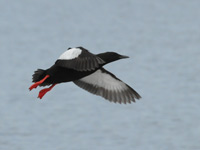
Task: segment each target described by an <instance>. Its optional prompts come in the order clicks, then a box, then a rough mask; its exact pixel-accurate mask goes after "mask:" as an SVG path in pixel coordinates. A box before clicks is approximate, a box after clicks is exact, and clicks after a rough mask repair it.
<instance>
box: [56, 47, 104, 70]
mask: <svg viewBox="0 0 200 150" xmlns="http://www.w3.org/2000/svg"><path fill="white" fill-rule="evenodd" d="M104 63H105V61H104V60H102V59H101V58H100V57H98V56H96V55H94V54H92V53H90V52H89V51H88V50H86V49H84V48H82V47H77V48H71V49H68V50H67V51H66V52H64V53H63V54H62V55H61V56H60V57H59V58H58V60H57V61H56V62H55V64H56V65H57V66H61V67H65V68H70V69H74V70H77V71H92V70H95V69H97V68H99V67H100V65H101V64H104Z"/></svg>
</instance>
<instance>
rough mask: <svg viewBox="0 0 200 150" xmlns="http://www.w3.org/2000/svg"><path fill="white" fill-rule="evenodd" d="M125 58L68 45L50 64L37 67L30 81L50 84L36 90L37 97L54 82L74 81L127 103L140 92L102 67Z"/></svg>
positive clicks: (40, 96) (138, 96)
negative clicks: (93, 52)
mask: <svg viewBox="0 0 200 150" xmlns="http://www.w3.org/2000/svg"><path fill="white" fill-rule="evenodd" d="M123 58H128V56H124V55H120V54H117V53H115V52H105V53H100V54H97V55H95V54H92V53H90V52H89V51H88V50H87V49H85V48H83V47H76V48H68V50H67V51H65V52H64V53H63V54H62V55H61V56H60V57H59V58H58V59H57V61H56V62H55V64H54V65H53V66H51V67H50V68H48V69H46V70H43V69H38V70H36V71H35V72H34V74H33V76H32V82H34V84H33V85H31V86H30V87H29V89H30V90H32V89H33V88H37V87H38V86H48V85H49V86H50V87H49V88H45V89H42V90H41V91H40V92H39V95H38V98H40V99H42V97H43V96H44V95H45V94H46V93H47V92H49V91H50V90H51V89H52V88H53V87H54V86H55V85H56V84H59V83H63V82H70V81H72V82H74V83H75V84H76V85H77V86H79V87H81V88H83V89H85V90H86V91H88V92H90V93H92V94H96V95H99V96H102V97H104V98H105V99H107V100H109V101H111V102H115V103H116V102H117V103H120V104H121V103H125V104H126V103H131V102H135V99H140V98H141V96H140V95H139V94H138V93H137V92H136V91H135V90H134V89H133V88H131V87H130V86H129V85H127V84H126V83H124V82H123V81H121V80H120V79H118V78H117V77H116V76H115V75H114V74H112V73H110V72H109V71H107V70H106V69H104V68H103V66H104V65H106V64H108V63H110V62H113V61H116V60H119V59H123Z"/></svg>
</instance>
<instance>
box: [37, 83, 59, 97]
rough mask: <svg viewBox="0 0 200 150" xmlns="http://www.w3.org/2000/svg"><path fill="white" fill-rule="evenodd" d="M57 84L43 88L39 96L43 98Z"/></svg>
mask: <svg viewBox="0 0 200 150" xmlns="http://www.w3.org/2000/svg"><path fill="white" fill-rule="evenodd" d="M55 85H56V84H53V85H52V86H50V87H49V88H45V89H42V90H41V91H40V92H39V94H38V98H40V99H42V97H43V96H44V95H45V94H46V93H47V92H49V91H50V90H51V89H52V88H53V87H54V86H55Z"/></svg>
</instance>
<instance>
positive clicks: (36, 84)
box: [29, 75, 50, 91]
mask: <svg viewBox="0 0 200 150" xmlns="http://www.w3.org/2000/svg"><path fill="white" fill-rule="evenodd" d="M49 77H50V76H49V75H46V76H45V77H44V78H43V79H42V80H40V81H38V82H35V83H34V84H33V85H31V86H30V87H29V90H30V91H31V90H32V89H33V88H36V87H37V86H38V85H40V84H42V83H43V82H44V81H45V80H46V79H47V78H49Z"/></svg>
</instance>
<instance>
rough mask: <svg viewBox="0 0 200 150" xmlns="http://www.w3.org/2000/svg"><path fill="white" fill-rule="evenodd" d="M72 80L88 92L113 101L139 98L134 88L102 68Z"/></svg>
mask: <svg viewBox="0 0 200 150" xmlns="http://www.w3.org/2000/svg"><path fill="white" fill-rule="evenodd" d="M73 82H74V83H75V84H76V85H77V86H79V87H81V88H83V89H85V90H87V91H88V92H90V93H93V94H96V95H99V96H102V97H104V98H105V99H107V100H109V101H111V102H115V103H116V102H118V103H125V104H126V103H131V101H132V102H135V99H140V98H141V96H140V95H139V94H138V93H137V92H136V91H135V90H134V89H132V88H131V87H130V86H128V85H127V84H126V83H124V82H123V81H121V80H120V79H118V78H117V77H116V76H115V75H113V74H112V73H110V72H108V71H107V70H105V69H104V68H101V69H98V70H97V71H96V72H94V73H93V74H91V75H89V76H86V77H84V78H81V79H79V80H76V81H73Z"/></svg>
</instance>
